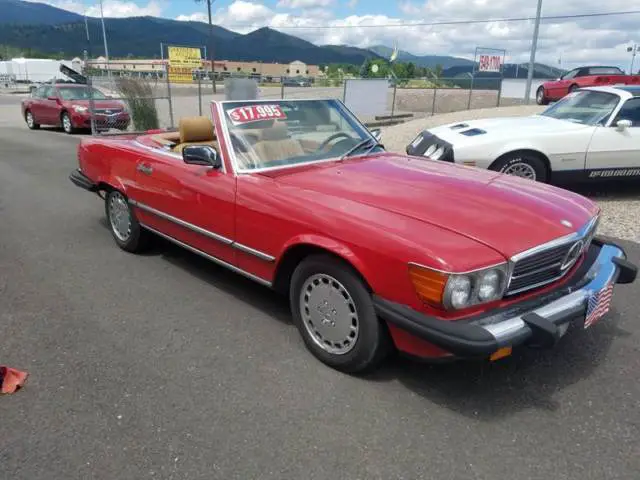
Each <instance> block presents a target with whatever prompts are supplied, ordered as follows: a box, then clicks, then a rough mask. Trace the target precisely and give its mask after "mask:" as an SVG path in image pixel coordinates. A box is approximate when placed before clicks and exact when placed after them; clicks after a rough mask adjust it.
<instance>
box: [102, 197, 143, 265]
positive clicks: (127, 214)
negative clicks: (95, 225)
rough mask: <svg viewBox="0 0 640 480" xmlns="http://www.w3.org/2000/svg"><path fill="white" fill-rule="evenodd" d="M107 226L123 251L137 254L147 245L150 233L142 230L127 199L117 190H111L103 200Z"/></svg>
mask: <svg viewBox="0 0 640 480" xmlns="http://www.w3.org/2000/svg"><path fill="white" fill-rule="evenodd" d="M104 210H105V215H106V216H107V224H108V225H109V230H110V231H111V235H112V236H113V239H114V240H115V242H116V244H117V245H118V246H119V247H120V248H121V249H122V250H124V251H126V252H130V253H138V252H141V251H143V250H145V249H146V247H147V246H148V244H149V238H150V233H149V232H148V231H146V230H144V229H143V228H142V227H141V226H140V223H139V222H138V219H137V218H136V215H135V212H134V211H133V210H132V209H131V205H129V201H128V200H127V197H126V196H125V195H124V194H123V193H121V192H119V191H118V190H111V191H110V192H108V193H107V195H106V196H105V200H104Z"/></svg>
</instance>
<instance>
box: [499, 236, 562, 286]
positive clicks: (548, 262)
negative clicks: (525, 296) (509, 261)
mask: <svg viewBox="0 0 640 480" xmlns="http://www.w3.org/2000/svg"><path fill="white" fill-rule="evenodd" d="M574 244H575V242H571V243H568V244H565V245H560V246H559V247H555V248H550V249H549V250H543V251H542V252H539V253H536V254H533V255H531V256H528V257H525V258H523V259H521V260H519V261H518V262H516V263H515V265H514V267H513V273H512V275H511V282H510V283H509V289H508V290H507V294H508V295H509V294H511V295H512V294H514V293H518V292H521V291H523V290H530V289H532V288H535V287H536V286H542V285H544V284H546V283H550V282H553V281H554V280H556V279H558V278H560V277H562V275H563V274H564V272H565V271H564V270H562V268H561V267H562V263H563V261H564V260H565V258H566V256H567V254H568V253H569V250H570V249H571V247H572V246H573V245H574Z"/></svg>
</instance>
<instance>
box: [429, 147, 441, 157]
mask: <svg viewBox="0 0 640 480" xmlns="http://www.w3.org/2000/svg"><path fill="white" fill-rule="evenodd" d="M443 153H444V148H443V147H440V148H438V149H437V150H436V151H435V152H434V153H433V155H431V158H432V159H433V160H438V159H439V158H440V157H441V156H442V154H443Z"/></svg>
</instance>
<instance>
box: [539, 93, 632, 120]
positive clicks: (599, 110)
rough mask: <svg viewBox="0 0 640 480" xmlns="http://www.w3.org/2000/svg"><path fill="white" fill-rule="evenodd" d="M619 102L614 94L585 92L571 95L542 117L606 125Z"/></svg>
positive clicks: (545, 112) (543, 113)
mask: <svg viewBox="0 0 640 480" xmlns="http://www.w3.org/2000/svg"><path fill="white" fill-rule="evenodd" d="M619 101H620V97H619V96H618V95H614V94H613V93H607V92H595V91H590V90H584V91H581V92H580V91H579V92H574V93H570V94H569V95H567V96H565V97H564V98H563V99H562V100H560V101H559V102H557V103H555V104H554V105H552V106H551V107H549V108H547V109H546V110H545V111H544V112H542V113H541V114H540V115H542V116H545V117H551V118H556V119H558V120H568V121H570V122H575V123H582V124H584V125H598V124H604V123H605V122H606V121H607V119H608V118H609V116H610V115H611V113H612V112H613V110H614V109H615V108H616V105H618V102H619Z"/></svg>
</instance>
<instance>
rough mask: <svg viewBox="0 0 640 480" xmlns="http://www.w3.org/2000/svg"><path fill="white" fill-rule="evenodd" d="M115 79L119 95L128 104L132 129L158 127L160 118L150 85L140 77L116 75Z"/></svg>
mask: <svg viewBox="0 0 640 480" xmlns="http://www.w3.org/2000/svg"><path fill="white" fill-rule="evenodd" d="M115 80H116V88H117V90H118V93H119V95H120V97H121V98H122V99H123V100H124V101H125V102H127V104H128V105H129V111H130V114H131V119H132V121H133V125H134V130H151V129H155V128H159V126H160V120H159V119H158V110H157V108H156V101H155V98H154V97H153V89H152V88H151V85H149V83H148V82H146V81H144V80H142V79H140V78H132V77H116V79H115Z"/></svg>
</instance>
